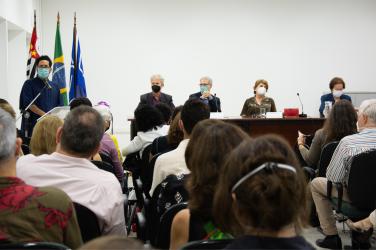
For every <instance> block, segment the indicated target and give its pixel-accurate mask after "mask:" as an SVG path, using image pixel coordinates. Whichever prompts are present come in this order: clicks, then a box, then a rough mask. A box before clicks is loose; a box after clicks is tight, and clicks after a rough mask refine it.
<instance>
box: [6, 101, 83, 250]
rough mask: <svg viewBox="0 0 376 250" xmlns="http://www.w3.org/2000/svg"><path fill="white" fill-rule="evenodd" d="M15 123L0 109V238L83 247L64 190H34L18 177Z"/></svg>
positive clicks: (11, 240)
mask: <svg viewBox="0 0 376 250" xmlns="http://www.w3.org/2000/svg"><path fill="white" fill-rule="evenodd" d="M21 143H22V141H21V139H19V138H16V125H15V120H14V118H12V117H11V116H10V115H9V114H8V113H7V112H5V111H4V110H2V109H1V108H0V204H1V205H0V234H1V236H0V238H1V240H2V241H4V242H38V241H49V242H57V243H62V244H64V245H66V246H68V247H70V248H72V249H76V248H78V247H79V246H80V245H81V244H82V239H81V234H80V228H79V226H78V223H77V219H76V214H75V211H74V208H73V204H72V202H71V200H70V199H69V197H68V195H66V194H65V193H64V192H63V191H61V190H59V189H56V188H53V187H41V188H37V187H33V186H30V185H27V184H25V182H23V181H22V180H21V179H19V178H17V177H16V160H17V157H18V155H19V153H20V150H21Z"/></svg>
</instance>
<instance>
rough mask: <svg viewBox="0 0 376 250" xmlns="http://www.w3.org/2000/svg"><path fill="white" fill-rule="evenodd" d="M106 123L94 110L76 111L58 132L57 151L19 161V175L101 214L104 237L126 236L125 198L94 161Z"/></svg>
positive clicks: (28, 156) (66, 119)
mask: <svg viewBox="0 0 376 250" xmlns="http://www.w3.org/2000/svg"><path fill="white" fill-rule="evenodd" d="M103 123H104V122H103V119H102V117H101V116H100V114H99V113H98V112H97V111H96V110H95V109H93V108H91V107H88V106H80V107H77V108H75V109H73V110H72V111H71V112H69V113H68V115H67V117H66V118H65V121H64V125H63V127H62V128H59V129H58V131H57V135H56V141H57V147H56V152H54V153H52V154H51V155H41V156H34V155H27V156H23V157H21V158H19V159H18V161H17V175H18V176H19V177H20V178H22V179H24V180H25V182H26V183H28V184H30V185H37V186H54V187H57V188H60V189H62V190H63V191H65V192H66V193H67V194H68V195H69V197H70V198H71V199H72V201H73V202H75V203H79V204H81V205H82V206H85V207H87V208H88V209H90V210H91V211H92V212H93V213H95V214H96V215H97V217H98V222H99V225H100V228H101V231H102V233H103V234H119V235H125V232H126V231H125V220H124V204H123V201H124V197H123V194H122V190H121V188H120V185H119V181H118V180H117V179H116V177H115V176H114V175H113V174H111V173H109V172H106V171H103V170H100V169H98V168H97V167H96V166H95V165H94V164H93V163H91V162H90V159H91V157H92V156H93V155H95V154H96V153H97V152H98V150H99V146H100V141H101V139H102V137H103V133H104V129H103V128H104V125H103Z"/></svg>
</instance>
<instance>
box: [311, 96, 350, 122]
mask: <svg viewBox="0 0 376 250" xmlns="http://www.w3.org/2000/svg"><path fill="white" fill-rule="evenodd" d="M340 99H341V100H348V101H350V102H351V97H350V96H348V95H341V97H340ZM325 102H332V105H333V104H334V102H335V101H334V96H333V94H332V93H329V94H326V95H322V96H321V104H320V109H319V111H320V117H324V108H325Z"/></svg>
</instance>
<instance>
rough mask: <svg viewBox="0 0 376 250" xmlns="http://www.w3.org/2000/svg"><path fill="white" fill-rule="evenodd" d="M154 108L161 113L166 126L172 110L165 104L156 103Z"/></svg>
mask: <svg viewBox="0 0 376 250" xmlns="http://www.w3.org/2000/svg"><path fill="white" fill-rule="evenodd" d="M155 107H156V108H157V109H158V110H159V112H161V114H162V116H163V121H164V122H165V123H166V124H167V123H169V122H170V119H171V113H172V110H171V108H170V106H168V105H167V104H166V103H163V102H161V103H158V104H157V105H155Z"/></svg>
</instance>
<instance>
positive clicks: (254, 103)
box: [240, 79, 277, 117]
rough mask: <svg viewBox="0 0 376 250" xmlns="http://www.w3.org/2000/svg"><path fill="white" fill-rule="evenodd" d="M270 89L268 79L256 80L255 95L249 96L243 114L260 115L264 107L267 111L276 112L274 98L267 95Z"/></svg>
mask: <svg viewBox="0 0 376 250" xmlns="http://www.w3.org/2000/svg"><path fill="white" fill-rule="evenodd" d="M268 89H269V84H268V82H267V81H266V80H263V79H260V80H257V81H256V82H255V85H254V86H253V93H254V94H255V96H253V97H251V98H248V99H247V100H246V101H245V102H244V105H243V109H242V112H241V113H240V115H241V116H252V117H255V116H258V115H260V111H261V109H262V108H264V109H265V112H276V111H277V109H276V107H275V103H274V100H273V99H272V98H270V97H267V96H265V94H266V92H267V91H268Z"/></svg>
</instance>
